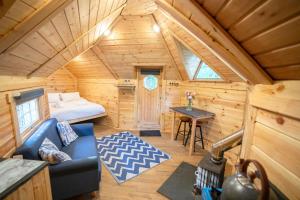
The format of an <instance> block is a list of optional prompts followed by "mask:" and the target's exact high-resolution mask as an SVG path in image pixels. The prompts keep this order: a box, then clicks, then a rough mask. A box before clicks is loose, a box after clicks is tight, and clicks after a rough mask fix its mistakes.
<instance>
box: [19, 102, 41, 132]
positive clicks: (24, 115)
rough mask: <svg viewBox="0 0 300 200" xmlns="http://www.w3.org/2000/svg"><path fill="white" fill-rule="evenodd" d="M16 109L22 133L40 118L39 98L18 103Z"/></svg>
mask: <svg viewBox="0 0 300 200" xmlns="http://www.w3.org/2000/svg"><path fill="white" fill-rule="evenodd" d="M16 110H17V116H18V123H19V130H20V133H21V134H22V133H24V131H25V130H26V129H28V128H29V127H30V126H32V125H33V124H34V123H36V122H37V121H38V120H39V119H40V114H39V107H38V99H37V98H36V99H33V100H30V101H26V102H24V103H22V104H19V105H17V107H16Z"/></svg>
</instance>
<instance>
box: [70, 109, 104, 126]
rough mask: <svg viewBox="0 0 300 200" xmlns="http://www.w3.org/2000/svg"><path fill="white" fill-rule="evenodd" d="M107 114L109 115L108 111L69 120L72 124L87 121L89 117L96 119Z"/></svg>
mask: <svg viewBox="0 0 300 200" xmlns="http://www.w3.org/2000/svg"><path fill="white" fill-rule="evenodd" d="M105 116H107V114H106V112H105V113H102V114H99V115H92V116H88V117H82V118H77V119H72V120H68V122H69V123H70V124H74V123H77V122H82V121H86V120H89V119H96V118H100V117H105Z"/></svg>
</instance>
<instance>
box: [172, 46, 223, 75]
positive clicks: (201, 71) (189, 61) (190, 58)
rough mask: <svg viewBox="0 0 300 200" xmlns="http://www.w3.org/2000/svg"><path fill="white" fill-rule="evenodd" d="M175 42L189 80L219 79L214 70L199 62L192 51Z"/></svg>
mask: <svg viewBox="0 0 300 200" xmlns="http://www.w3.org/2000/svg"><path fill="white" fill-rule="evenodd" d="M175 41H176V43H177V44H178V47H179V50H180V51H181V54H182V57H183V64H184V66H185V69H186V72H187V74H188V76H189V78H190V80H194V79H196V80H201V79H202V80H203V79H208V80H209V79H221V77H220V76H219V75H218V74H217V73H216V72H215V71H214V70H212V69H211V68H210V67H209V66H208V65H207V64H206V63H204V62H203V61H201V59H200V58H199V57H198V56H197V55H195V54H194V53H193V52H192V51H190V49H188V48H187V47H186V46H184V45H183V44H182V43H181V42H179V41H178V40H175ZM200 62H201V65H200ZM196 73H197V74H196ZM195 74H196V76H195Z"/></svg>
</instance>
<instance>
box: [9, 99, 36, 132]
mask: <svg viewBox="0 0 300 200" xmlns="http://www.w3.org/2000/svg"><path fill="white" fill-rule="evenodd" d="M32 100H36V101H37V111H38V119H37V120H36V121H35V122H33V123H32V124H31V125H30V126H29V127H27V128H26V129H25V130H23V132H21V131H20V125H19V116H18V111H17V106H18V105H20V104H16V106H15V109H16V113H17V122H18V128H19V130H18V132H19V134H20V135H21V136H23V135H26V134H28V132H29V131H30V130H31V129H33V128H34V127H35V126H36V125H37V124H38V123H39V121H41V114H42V112H41V102H40V97H37V98H34V99H31V100H28V101H25V102H23V103H27V102H29V101H32ZM23 103H22V104H23Z"/></svg>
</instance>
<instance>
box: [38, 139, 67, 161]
mask: <svg viewBox="0 0 300 200" xmlns="http://www.w3.org/2000/svg"><path fill="white" fill-rule="evenodd" d="M39 154H40V156H41V158H42V159H43V160H44V161H48V162H49V163H50V164H57V163H61V162H64V161H67V160H71V158H70V156H69V155H68V154H66V153H65V152H62V151H60V150H59V149H58V148H57V147H56V146H55V144H53V143H52V142H51V141H50V140H49V139H48V138H45V139H44V141H43V143H42V145H41V146H40V148H39Z"/></svg>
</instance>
